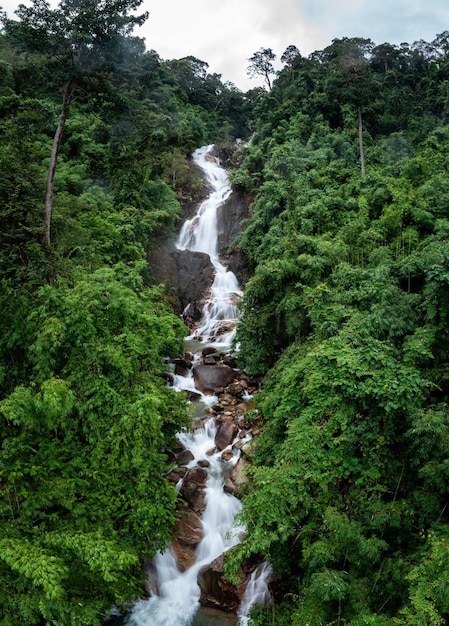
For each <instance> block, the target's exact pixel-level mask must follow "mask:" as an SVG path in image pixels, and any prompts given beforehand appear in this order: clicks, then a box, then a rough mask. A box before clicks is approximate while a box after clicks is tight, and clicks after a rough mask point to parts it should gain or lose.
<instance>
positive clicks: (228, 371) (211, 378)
mask: <svg viewBox="0 0 449 626" xmlns="http://www.w3.org/2000/svg"><path fill="white" fill-rule="evenodd" d="M193 377H194V379H195V385H196V388H197V389H198V390H199V391H201V392H202V393H207V394H212V393H213V392H214V390H215V389H218V388H219V387H227V386H228V385H230V384H231V383H232V381H233V380H234V370H233V369H232V368H231V367H229V366H228V365H213V366H212V365H203V364H198V365H195V366H194V367H193Z"/></svg>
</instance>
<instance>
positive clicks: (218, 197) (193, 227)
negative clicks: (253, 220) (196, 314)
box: [177, 145, 242, 350]
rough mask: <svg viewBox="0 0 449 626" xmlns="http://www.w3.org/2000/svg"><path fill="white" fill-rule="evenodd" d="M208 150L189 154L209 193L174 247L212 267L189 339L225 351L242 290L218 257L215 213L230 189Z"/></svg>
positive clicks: (229, 343)
mask: <svg viewBox="0 0 449 626" xmlns="http://www.w3.org/2000/svg"><path fill="white" fill-rule="evenodd" d="M212 150H213V145H210V146H204V147H202V148H198V150H196V151H195V152H194V153H193V160H194V162H195V163H196V164H197V165H198V166H199V167H200V168H201V169H202V171H203V172H204V175H205V177H206V180H207V183H208V184H209V186H210V187H211V189H212V191H211V193H210V195H209V196H208V197H207V198H206V200H204V202H202V203H201V204H200V206H199V208H198V211H197V213H196V215H195V216H194V217H193V218H192V219H191V220H186V222H185V223H184V225H183V227H182V229H181V232H180V234H179V239H178V242H177V248H178V249H179V250H192V251H196V252H204V253H206V254H208V255H209V257H210V260H211V263H212V264H213V266H214V268H215V278H214V282H213V284H212V287H211V292H210V295H209V297H208V298H207V301H206V303H205V305H204V308H203V312H202V318H201V321H200V324H199V326H198V328H197V329H196V330H195V332H194V333H193V334H192V335H191V336H190V337H189V338H190V339H200V340H201V341H203V342H207V341H212V340H213V341H214V345H215V346H216V347H217V348H219V349H222V350H225V349H227V348H229V347H230V345H231V343H232V339H233V337H234V331H233V328H234V327H235V324H236V322H237V302H238V300H239V298H240V297H241V295H242V291H241V290H240V287H239V284H238V281H237V278H236V276H235V274H234V273H233V272H231V271H229V270H228V269H227V268H226V267H225V266H224V265H223V264H222V263H221V262H220V259H219V258H218V252H217V248H218V231H217V210H218V207H219V206H221V205H222V204H223V203H224V202H225V201H226V200H227V199H228V198H229V196H230V194H231V191H232V190H231V185H230V184H229V180H228V176H227V173H226V170H225V169H224V168H222V167H221V166H220V163H219V162H218V159H217V158H216V157H214V156H212V154H211V152H212ZM223 330H224V331H225V332H223Z"/></svg>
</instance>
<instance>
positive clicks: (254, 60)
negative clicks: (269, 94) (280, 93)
mask: <svg viewBox="0 0 449 626" xmlns="http://www.w3.org/2000/svg"><path fill="white" fill-rule="evenodd" d="M275 58H276V55H275V54H274V52H273V50H272V49H271V48H261V49H260V50H258V51H257V52H255V53H254V54H253V56H252V57H250V59H248V60H249V62H250V64H249V65H248V76H249V77H250V78H254V76H263V78H264V80H265V82H266V84H267V86H268V89H269V90H270V91H271V79H270V76H272V75H273V74H275V73H276V72H275V69H274V67H273V61H274V60H275Z"/></svg>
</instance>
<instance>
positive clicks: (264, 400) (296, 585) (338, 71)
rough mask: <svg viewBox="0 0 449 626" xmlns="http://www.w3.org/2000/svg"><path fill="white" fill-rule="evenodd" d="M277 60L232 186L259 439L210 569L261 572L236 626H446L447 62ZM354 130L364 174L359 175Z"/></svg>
mask: <svg viewBox="0 0 449 626" xmlns="http://www.w3.org/2000/svg"><path fill="white" fill-rule="evenodd" d="M441 38H444V37H442V36H441V37H440V38H437V40H438V41H439V40H440V39H441ZM437 40H435V42H432V43H431V44H424V42H418V43H416V44H414V45H413V47H411V48H410V47H408V46H404V45H403V46H402V47H401V48H397V47H395V46H388V44H385V45H383V46H378V47H375V46H374V44H373V43H372V42H370V41H367V40H362V39H346V38H344V39H341V40H334V42H332V44H331V45H330V46H329V47H328V48H326V49H325V50H323V51H319V52H316V53H314V54H313V55H310V57H309V58H308V59H305V58H303V57H301V55H300V54H299V53H298V51H297V50H296V52H295V50H294V49H293V48H294V47H292V48H291V50H290V53H291V54H288V55H287V56H286V57H285V59H284V60H285V62H286V67H285V69H284V70H283V71H282V72H281V73H280V75H279V77H278V79H277V80H276V81H275V82H274V84H273V89H272V91H271V93H270V94H266V95H265V96H264V97H262V98H260V100H259V102H258V104H257V106H256V108H255V115H254V117H255V119H254V126H255V134H254V137H253V138H252V141H251V143H250V144H249V145H248V146H247V147H246V151H245V154H244V157H243V164H242V167H241V169H240V170H239V171H238V173H236V174H235V180H236V182H237V183H239V184H241V186H243V187H244V188H245V189H246V190H248V191H251V193H252V194H253V197H254V200H253V202H252V205H251V207H250V210H251V215H250V218H249V220H248V222H247V224H246V227H245V230H244V232H243V234H242V235H241V237H240V238H239V243H240V245H241V246H242V247H243V249H244V251H245V252H246V253H247V255H248V258H249V260H250V264H251V267H252V269H253V275H252V277H251V279H250V280H249V282H248V284H247V286H246V288H245V294H244V297H243V301H242V304H241V308H242V316H243V317H242V321H241V323H240V324H239V326H238V330H237V335H238V337H237V339H238V341H239V342H240V346H241V352H240V355H239V358H240V363H241V365H242V366H243V367H245V368H247V369H248V370H249V371H251V372H253V373H259V374H261V373H262V374H266V379H265V384H264V388H263V389H262V392H261V394H260V396H259V400H258V403H257V407H256V410H258V411H259V412H260V414H261V415H262V417H263V419H264V428H263V432H262V434H261V436H260V437H259V438H258V439H257V443H256V446H255V457H254V462H253V465H252V467H251V470H250V472H251V475H252V478H253V490H252V491H251V492H250V493H249V494H248V495H246V496H245V497H244V499H243V505H244V506H243V512H242V515H241V519H242V521H243V522H244V523H245V524H246V525H247V529H248V533H247V536H246V538H245V539H244V541H243V543H242V544H241V545H240V546H239V547H237V548H236V549H235V550H234V551H232V552H231V554H230V555H229V557H228V564H227V567H228V569H229V573H230V575H232V573H233V572H235V571H236V567H237V566H238V564H239V563H240V561H241V559H242V558H244V557H248V556H250V555H251V554H254V553H259V554H262V555H263V556H264V557H266V558H268V559H270V560H271V562H272V564H273V567H274V573H275V584H274V585H273V589H274V590H275V605H274V607H273V608H268V609H267V610H265V611H264V610H255V611H254V624H257V625H262V624H263V625H264V626H265V625H267V626H268V624H270V625H271V624H280V625H283V624H289V625H293V626H304V624H309V625H314V626H321V625H323V624H339V625H343V624H345V625H350V626H361V625H362V624H372V625H378V626H386V625H390V626H393V625H394V624H401V625H405V624H407V625H410V626H412V624H413V625H417V624H422V625H423V626H424V624H435V625H440V624H446V623H447V622H448V620H449V605H448V598H449V591H448V590H449V585H448V580H447V571H448V564H447V533H448V527H449V517H448V509H447V495H448V492H449V472H448V464H447V458H448V452H449V450H448V442H449V408H448V393H447V389H448V372H449V369H448V358H449V343H448V331H447V329H448V322H449V318H448V312H449V308H448V305H449V301H448V294H449V290H448V287H449V272H448V270H449V268H448V259H449V249H448V234H449V230H448V226H449V221H448V218H449V213H448V206H447V190H446V183H445V182H444V181H445V180H446V178H447V167H448V160H447V158H448V157H447V154H448V149H449V142H448V126H447V107H446V106H445V105H443V104H442V101H441V100H440V99H439V97H438V96H436V94H437V93H441V90H442V89H444V87H443V84H444V82H445V78H444V74H443V73H442V67H446V64H447V47H446V48H441V46H440V44H437ZM358 110H359V111H360V113H361V115H362V117H363V141H364V145H365V160H366V175H365V176H364V177H362V176H361V172H360V167H359V153H358V136H357V134H358V133H357V112H358Z"/></svg>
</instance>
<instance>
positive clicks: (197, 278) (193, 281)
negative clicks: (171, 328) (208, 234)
mask: <svg viewBox="0 0 449 626" xmlns="http://www.w3.org/2000/svg"><path fill="white" fill-rule="evenodd" d="M173 257H174V260H175V262H176V266H177V269H178V273H177V279H178V280H177V291H178V297H179V301H180V309H181V311H184V312H185V314H184V317H185V319H186V322H187V324H188V325H189V324H190V323H191V322H194V321H197V320H199V319H200V317H201V313H202V307H203V301H204V293H205V292H206V291H207V290H208V289H210V287H211V285H212V283H213V281H214V275H215V269H214V267H213V265H212V263H211V261H210V257H209V255H208V254H206V253H204V252H193V251H191V250H182V251H177V252H173Z"/></svg>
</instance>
